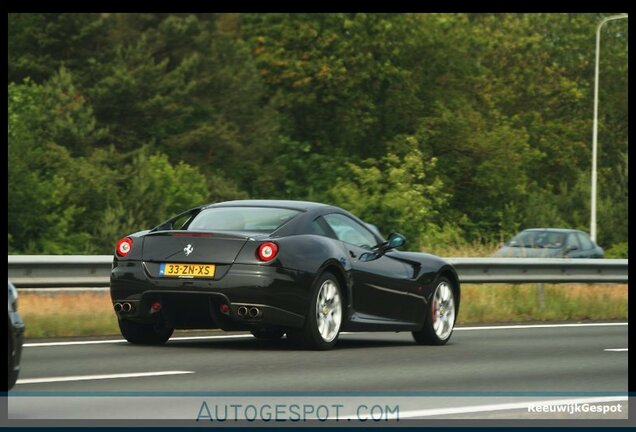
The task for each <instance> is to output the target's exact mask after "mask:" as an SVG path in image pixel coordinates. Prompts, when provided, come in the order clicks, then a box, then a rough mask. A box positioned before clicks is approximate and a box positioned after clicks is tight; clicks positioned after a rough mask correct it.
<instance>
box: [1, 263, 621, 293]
mask: <svg viewBox="0 0 636 432" xmlns="http://www.w3.org/2000/svg"><path fill="white" fill-rule="evenodd" d="M445 259H446V260H447V261H448V262H450V263H451V264H453V265H454V266H455V269H456V270H457V273H458V274H459V279H460V281H461V282H462V283H539V282H544V283H572V282H577V283H599V282H601V283H603V282H610V283H627V273H628V265H627V261H628V260H626V259H560V258H445ZM112 262H113V256H112V255H89V256H85V255H9V260H8V273H9V279H10V280H11V282H13V284H14V285H15V286H16V287H18V288H59V287H107V286H108V285H109V282H110V271H111V268H112Z"/></svg>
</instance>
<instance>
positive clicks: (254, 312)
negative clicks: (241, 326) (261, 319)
mask: <svg viewBox="0 0 636 432" xmlns="http://www.w3.org/2000/svg"><path fill="white" fill-rule="evenodd" d="M260 315H261V311H260V309H259V308H257V307H253V308H250V318H256V317H258V316H260Z"/></svg>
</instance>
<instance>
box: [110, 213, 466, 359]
mask: <svg viewBox="0 0 636 432" xmlns="http://www.w3.org/2000/svg"><path fill="white" fill-rule="evenodd" d="M405 241H406V240H405V238H404V237H403V236H401V235H400V234H396V233H392V234H391V235H389V237H388V239H386V240H385V239H384V238H382V236H381V235H380V233H379V232H378V230H377V229H376V228H375V227H374V226H373V225H369V224H366V223H365V222H363V221H362V220H360V219H358V218H357V217H355V216H354V215H352V214H350V213H349V212H347V211H345V210H343V209H341V208H338V207H333V206H329V205H325V204H318V203H313V202H303V201H272V200H261V201H258V200H244V201H229V202H222V203H216V204H208V205H203V206H200V207H196V208H193V209H190V210H187V211H185V212H183V213H181V214H179V215H177V216H175V217H173V218H171V219H169V220H167V221H165V222H163V223H161V224H159V225H158V226H156V227H155V228H153V229H151V230H146V231H140V232H137V233H134V234H130V235H128V236H127V237H124V238H122V239H121V240H119V242H118V243H117V246H116V250H115V256H114V260H113V269H112V273H111V279H110V292H111V298H112V301H113V306H114V309H115V312H116V314H117V318H118V322H119V328H120V329H121V333H122V335H123V336H124V338H126V339H127V340H128V341H129V342H131V343H139V344H162V343H164V342H166V341H167V340H168V339H169V338H170V336H171V335H172V333H173V331H174V329H211V328H220V329H223V330H228V331H229V330H249V331H251V332H252V334H253V335H254V336H256V337H257V338H263V339H278V338H281V337H283V335H285V334H286V335H287V338H288V339H291V340H293V341H296V342H297V343H299V344H301V345H303V346H305V347H307V348H313V349H329V348H331V347H333V346H334V345H335V344H336V341H337V339H338V335H339V333H340V332H341V331H410V332H412V333H413V337H414V339H415V341H416V342H417V343H420V344H432V345H443V344H445V343H446V342H448V340H449V339H450V337H451V334H452V331H453V326H454V324H455V319H456V317H457V313H458V311H459V300H460V286H459V279H458V277H457V273H456V272H455V269H454V268H453V267H452V266H451V265H450V264H449V263H447V262H445V261H444V260H442V259H441V258H438V257H436V256H433V255H429V254H425V253H416V252H402V251H398V250H397V248H399V247H401V246H403V245H404V244H405Z"/></svg>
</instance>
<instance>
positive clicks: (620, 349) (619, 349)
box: [603, 348, 627, 352]
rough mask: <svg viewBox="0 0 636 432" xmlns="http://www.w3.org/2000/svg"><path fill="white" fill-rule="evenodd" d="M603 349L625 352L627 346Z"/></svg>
mask: <svg viewBox="0 0 636 432" xmlns="http://www.w3.org/2000/svg"><path fill="white" fill-rule="evenodd" d="M603 351H616V352H627V348H607V349H604V350H603Z"/></svg>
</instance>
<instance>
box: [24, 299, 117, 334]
mask: <svg viewBox="0 0 636 432" xmlns="http://www.w3.org/2000/svg"><path fill="white" fill-rule="evenodd" d="M18 308H19V311H20V315H21V316H22V319H23V320H24V322H25V325H26V337H27V338H42V337H60V336H93V335H108V334H113V335H115V334H119V327H118V326H117V318H116V317H115V312H113V309H112V303H111V301H110V294H109V293H108V292H97V293H90V292H81V293H68V292H53V293H31V292H23V293H20V297H19V299H18Z"/></svg>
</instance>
